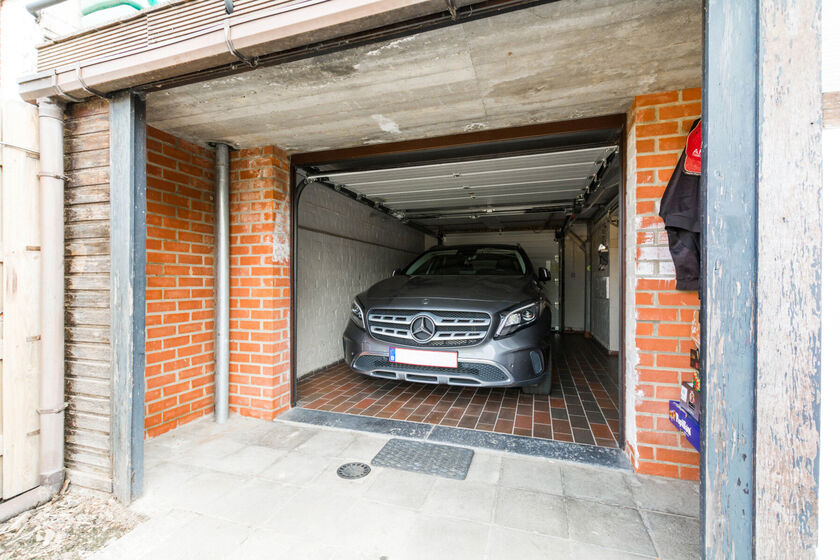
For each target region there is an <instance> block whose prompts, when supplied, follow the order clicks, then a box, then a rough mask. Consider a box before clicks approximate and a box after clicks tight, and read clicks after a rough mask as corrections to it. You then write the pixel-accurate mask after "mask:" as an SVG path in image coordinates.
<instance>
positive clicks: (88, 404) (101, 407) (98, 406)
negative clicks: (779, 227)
mask: <svg viewBox="0 0 840 560" xmlns="http://www.w3.org/2000/svg"><path fill="white" fill-rule="evenodd" d="M71 363H72V362H71ZM68 402H69V403H70V405H69V408H70V410H71V411H73V412H86V413H88V414H97V415H99V416H103V417H105V418H108V417H109V415H110V413H111V403H110V401H109V400H108V399H100V398H95V397H87V396H82V395H69V396H68Z"/></svg>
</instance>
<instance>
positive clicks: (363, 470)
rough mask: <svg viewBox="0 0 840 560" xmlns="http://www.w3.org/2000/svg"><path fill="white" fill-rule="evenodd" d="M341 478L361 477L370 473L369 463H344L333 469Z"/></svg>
mask: <svg viewBox="0 0 840 560" xmlns="http://www.w3.org/2000/svg"><path fill="white" fill-rule="evenodd" d="M335 472H336V474H338V476H340V477H341V478H348V479H350V480H352V479H354V478H362V477H363V476H367V475H369V474H370V465H366V464H364V463H344V464H343V465H341V466H340V467H338V470H337V471H335Z"/></svg>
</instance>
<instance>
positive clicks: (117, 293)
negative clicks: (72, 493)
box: [110, 92, 146, 503]
mask: <svg viewBox="0 0 840 560" xmlns="http://www.w3.org/2000/svg"><path fill="white" fill-rule="evenodd" d="M110 110H111V113H110V114H111V150H110V153H111V333H112V345H113V346H112V349H111V352H112V353H111V370H112V372H113V385H112V387H113V396H112V400H111V402H112V408H111V420H112V422H113V424H112V430H111V433H112V435H113V438H112V449H113V461H114V463H113V464H114V475H113V476H114V478H113V480H114V493H115V494H116V496H117V498H118V499H119V500H120V501H122V502H124V503H127V502H130V501H131V500H132V499H133V498H134V497H135V496H138V495H139V494H140V492H141V491H142V489H143V427H144V411H145V409H144V391H145V377H144V375H145V371H144V370H145V358H146V355H145V352H144V345H145V336H146V333H145V328H146V327H145V322H146V321H145V310H146V102H145V98H144V97H141V96H139V95H136V94H134V93H131V92H120V93H118V94H115V95H114V96H113V97H112V98H111V105H110Z"/></svg>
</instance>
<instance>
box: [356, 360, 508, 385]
mask: <svg viewBox="0 0 840 560" xmlns="http://www.w3.org/2000/svg"><path fill="white" fill-rule="evenodd" d="M354 366H355V367H356V368H357V369H360V370H363V371H368V372H371V373H377V372H400V373H406V374H409V375H408V376H407V377H406V379H408V380H409V381H424V380H423V379H412V378H411V376H410V374H418V377H420V376H425V375H428V376H429V379H431V378H434V377H435V376H438V375H439V376H444V377H447V378H456V379H450V383H452V384H462V385H466V384H471V383H468V382H469V381H470V380H475V382H483V383H494V382H501V381H506V380H507V379H508V376H507V374H505V372H504V371H503V370H502V369H501V368H500V367H498V366H495V365H493V364H486V363H479V362H461V363H459V364H458V367H457V368H439V367H433V366H413V365H408V364H397V363H392V362H390V361H388V358H386V357H383V356H374V355H371V354H363V355H361V356H359V357H358V359H357V360H356V362H355V363H354ZM457 378H461V379H457ZM453 381H454V382H453ZM458 381H461V383H458ZM435 382H436V381H435Z"/></svg>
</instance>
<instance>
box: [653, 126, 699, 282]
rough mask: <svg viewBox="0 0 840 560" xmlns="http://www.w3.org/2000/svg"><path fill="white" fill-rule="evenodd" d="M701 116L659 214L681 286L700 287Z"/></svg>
mask: <svg viewBox="0 0 840 560" xmlns="http://www.w3.org/2000/svg"><path fill="white" fill-rule="evenodd" d="M700 135H701V125H700V119H697V120H696V121H694V124H692V125H691V131H690V132H689V133H688V139H687V141H686V148H685V149H684V150H683V152H682V155H680V160H679V161H678V162H677V166H676V168H675V169H674V173H673V175H671V180H670V181H668V186H667V187H666V188H665V193H664V194H663V195H662V200H661V201H660V203H659V216H660V217H661V218H662V220H663V221H664V222H665V231H666V232H667V233H668V248H669V250H670V252H671V259H672V260H673V261H674V269H675V271H676V275H677V289H678V290H699V287H700V243H701V239H700V231H701V227H702V222H703V217H702V206H701V201H700V161H701V154H700Z"/></svg>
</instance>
